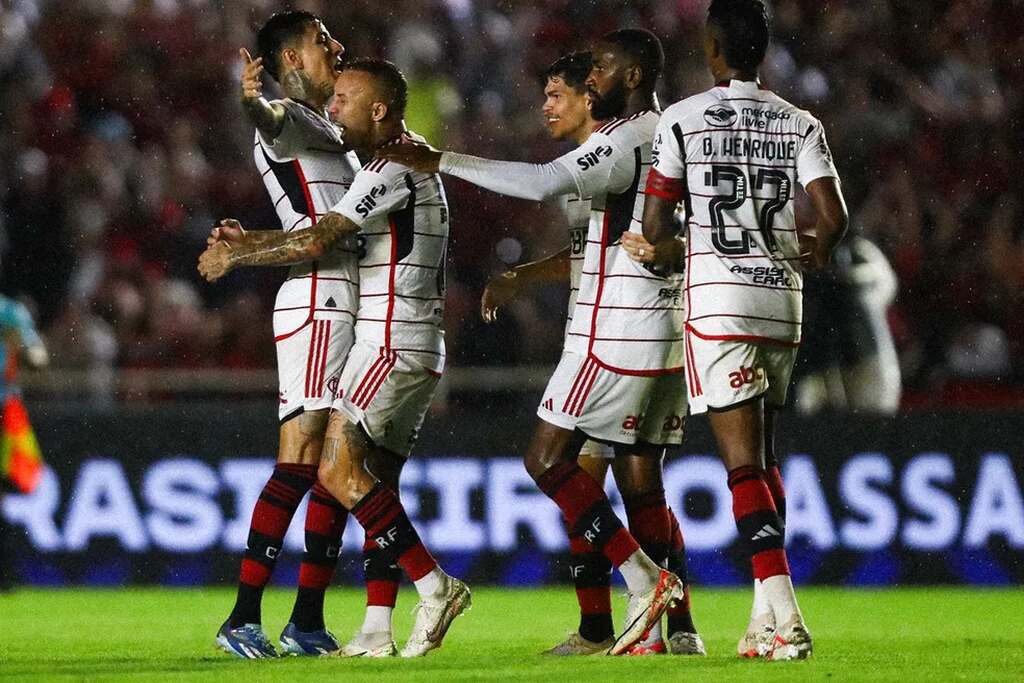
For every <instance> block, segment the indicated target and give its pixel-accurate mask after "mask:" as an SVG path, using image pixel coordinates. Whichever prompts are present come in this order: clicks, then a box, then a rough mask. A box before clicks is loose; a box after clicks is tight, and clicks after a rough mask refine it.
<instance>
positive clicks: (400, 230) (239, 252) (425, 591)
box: [199, 60, 470, 657]
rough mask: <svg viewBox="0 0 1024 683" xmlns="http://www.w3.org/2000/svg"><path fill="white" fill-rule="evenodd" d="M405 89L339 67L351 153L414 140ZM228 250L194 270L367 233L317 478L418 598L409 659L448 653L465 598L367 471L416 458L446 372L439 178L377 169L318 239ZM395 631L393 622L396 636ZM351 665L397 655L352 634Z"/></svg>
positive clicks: (321, 226)
mask: <svg viewBox="0 0 1024 683" xmlns="http://www.w3.org/2000/svg"><path fill="white" fill-rule="evenodd" d="M407 92H408V89H407V85H406V81H405V78H404V77H403V76H402V74H401V72H400V71H399V70H398V69H397V68H396V67H395V66H394V65H393V64H391V63H390V62H386V61H382V60H355V61H352V62H348V63H346V64H345V65H343V66H342V71H341V73H340V74H339V76H338V78H337V81H336V83H335V87H334V100H333V102H332V104H331V107H330V112H331V116H332V118H333V120H334V121H335V122H336V123H338V124H339V125H341V126H342V127H343V129H344V139H345V142H346V143H347V144H348V145H349V146H350V147H352V148H354V149H355V150H357V151H358V152H360V153H361V154H363V155H364V156H365V157H366V158H370V157H372V156H373V154H374V152H375V151H377V150H378V149H380V148H381V147H383V146H386V145H390V144H395V143H398V142H401V141H405V140H410V139H412V138H411V137H410V134H409V133H408V131H406V129H405V122H404V120H403V115H404V112H405V105H406V100H407ZM223 223H224V224H225V225H227V226H229V227H228V229H229V230H231V231H233V232H234V233H235V237H236V239H235V240H234V241H232V242H223V241H221V242H216V243H215V244H213V245H211V246H210V247H209V248H208V249H207V251H206V252H205V253H204V254H203V255H202V256H201V257H200V264H199V270H200V272H201V273H203V275H204V276H205V277H207V279H209V280H211V281H212V280H216V279H218V278H219V277H222V276H223V275H224V274H226V273H227V272H229V271H230V270H231V269H233V268H236V267H239V266H260V265H264V266H265V265H283V264H294V263H301V262H306V261H310V260H313V259H318V258H321V257H322V256H323V255H324V254H325V253H328V252H329V251H330V250H331V249H332V248H334V247H335V246H336V245H338V244H340V243H343V242H344V240H345V238H346V237H347V236H350V235H354V234H355V233H357V232H358V233H359V245H360V247H359V249H360V253H359V281H360V294H359V308H358V317H357V319H356V325H355V343H354V344H353V346H352V351H351V352H350V353H349V356H348V358H347V359H346V361H345V367H344V370H343V371H342V375H341V381H340V384H339V389H338V393H337V398H336V399H335V401H334V403H333V410H332V411H331V413H330V417H329V419H328V424H327V437H326V440H325V444H324V450H323V457H322V459H321V462H320V470H319V478H320V481H321V483H322V484H323V485H324V487H325V488H326V489H328V490H329V491H330V493H331V494H332V495H333V496H334V497H335V498H336V499H337V500H339V501H340V502H341V504H342V505H343V506H344V507H345V508H346V509H348V510H349V511H350V512H351V514H352V515H353V516H354V517H355V518H356V520H358V521H359V523H360V524H361V525H362V527H363V529H364V530H365V532H366V537H367V539H368V540H369V541H370V542H371V543H372V544H374V545H375V546H376V549H377V550H378V552H379V553H380V555H381V556H382V557H383V558H384V559H385V560H386V561H387V562H389V563H395V564H398V565H399V566H400V567H401V568H402V569H403V570H404V571H405V573H406V574H407V575H408V576H409V578H410V579H411V580H412V582H413V584H414V585H415V587H416V590H417V592H418V593H419V596H420V602H419V605H418V607H417V609H418V613H417V616H416V622H415V624H414V626H413V631H412V634H411V635H410V637H409V640H408V642H407V643H406V645H405V647H404V648H403V649H402V656H403V657H416V656H421V655H424V654H426V653H427V652H428V651H430V650H432V649H434V648H437V647H440V646H441V641H442V639H443V638H444V635H445V633H446V632H447V630H448V627H449V626H450V625H451V622H452V620H454V618H455V617H456V616H458V615H459V614H461V613H462V612H463V611H464V610H466V609H467V608H468V607H469V605H470V593H469V589H468V588H467V587H466V585H465V584H464V583H462V582H461V581H459V580H458V579H455V578H453V577H451V576H449V575H447V574H446V573H444V572H443V571H442V570H441V568H440V567H439V566H438V565H437V562H436V561H435V560H434V558H433V557H432V556H431V555H430V553H429V552H428V551H427V549H426V548H425V547H424V546H423V543H422V542H421V541H420V538H419V536H418V534H417V533H416V530H415V529H414V528H413V526H412V524H411V523H410V521H409V518H408V516H407V515H406V513H405V509H404V508H403V506H402V504H401V502H400V501H399V499H398V494H397V490H396V488H395V486H394V485H388V484H387V483H386V482H385V481H383V480H381V479H380V478H378V477H377V476H375V475H374V474H373V473H372V471H369V470H367V467H366V465H367V463H372V462H373V458H374V456H375V454H384V455H386V456H390V458H391V459H394V458H405V457H406V456H408V454H409V452H410V450H411V449H412V446H413V444H414V442H415V441H416V437H417V435H418V433H419V429H420V426H421V424H422V422H423V418H424V416H425V414H426V412H427V408H428V407H429V405H430V401H431V398H432V397H433V394H434V390H435V389H436V387H437V383H438V380H439V379H440V377H441V371H442V369H443V367H444V333H443V332H442V331H441V318H442V315H443V312H444V292H445V279H444V272H445V271H444V264H445V257H446V250H447V244H448V203H447V200H446V198H445V194H444V188H443V186H442V185H441V179H440V176H438V175H437V174H425V173H419V172H415V171H413V170H411V169H409V168H407V167H405V166H402V165H400V164H396V163H393V162H388V161H386V160H383V159H374V160H372V161H370V162H369V163H368V164H366V165H365V166H364V167H363V168H362V169H361V170H360V171H359V173H357V174H356V177H355V178H354V179H353V181H352V187H351V189H350V190H349V191H348V192H347V193H346V194H345V196H344V197H343V198H342V199H341V201H340V202H338V203H337V204H336V205H334V206H333V207H331V208H330V209H329V210H328V211H327V212H326V213H325V215H324V216H323V217H322V218H321V219H320V220H319V221H318V222H317V223H316V225H314V226H313V227H312V228H310V229H309V230H303V231H300V232H295V233H291V234H282V233H280V232H275V231H264V232H250V233H247V232H245V231H244V230H242V229H241V227H240V226H238V225H237V223H235V222H231V221H224V222H223ZM389 626H390V625H389ZM349 645H350V646H353V648H355V646H358V647H359V648H361V649H362V651H360V650H359V649H356V650H355V651H353V650H352V649H350V648H349V646H346V648H345V650H344V651H343V652H342V654H343V655H355V654H363V653H364V652H366V653H376V652H384V653H393V652H394V642H393V640H392V639H391V633H390V629H389V630H388V631H387V632H376V633H366V632H361V633H360V634H359V635H357V638H356V642H354V643H350V644H349Z"/></svg>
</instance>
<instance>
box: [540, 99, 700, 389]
mask: <svg viewBox="0 0 1024 683" xmlns="http://www.w3.org/2000/svg"><path fill="white" fill-rule="evenodd" d="M657 124H658V114H657V113H655V112H653V111H644V112H640V113H638V114H635V115H633V116H631V117H629V118H623V119H612V120H611V121H609V122H608V123H607V124H605V125H603V126H601V127H600V128H598V129H597V130H596V131H594V133H593V134H591V136H590V138H589V139H588V140H587V141H586V142H585V143H583V144H582V145H581V146H580V147H579V148H578V149H576V150H575V151H573V152H571V153H569V154H566V155H564V156H562V157H560V158H559V159H558V160H557V161H556V163H560V164H561V165H562V166H564V167H565V168H566V169H568V170H569V172H570V173H571V174H572V175H573V177H574V178H575V180H576V186H577V195H578V196H580V197H591V208H590V217H589V226H588V232H587V240H586V245H585V247H584V259H583V268H582V271H581V274H580V283H579V293H578V297H577V300H576V307H575V309H574V311H573V317H572V322H571V323H570V325H569V332H568V335H567V336H566V342H565V348H566V349H567V350H573V351H576V352H579V353H581V354H585V355H587V356H588V357H590V358H593V359H594V360H595V361H597V362H598V363H599V364H600V365H601V366H603V367H604V368H606V369H608V370H611V371H613V372H617V373H620V374H627V375H660V374H667V373H674V372H680V371H682V367H683V349H682V344H681V343H680V342H681V341H682V337H683V304H682V290H681V287H682V278H681V277H679V276H676V275H673V276H670V277H669V278H662V277H657V276H655V275H653V274H652V273H650V272H649V271H648V270H647V269H646V268H644V267H643V266H641V265H640V264H638V263H636V262H634V261H633V260H632V259H630V258H629V255H628V254H627V253H626V251H625V250H624V249H623V248H622V247H621V238H622V234H623V233H624V232H626V231H627V230H629V231H632V232H635V233H640V232H642V219H643V210H644V193H643V188H644V187H645V185H646V182H647V174H648V172H649V170H650V163H651V142H652V140H653V139H654V130H655V127H656V126H657Z"/></svg>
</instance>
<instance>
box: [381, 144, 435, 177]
mask: <svg viewBox="0 0 1024 683" xmlns="http://www.w3.org/2000/svg"><path fill="white" fill-rule="evenodd" d="M377 156H378V157H380V158H382V159H387V160H388V161H393V162H395V163H396V164H401V165H403V166H408V167H409V168H411V169H412V170H414V171H419V172H420V173H437V171H438V168H439V167H440V165H441V152H440V151H439V150H436V149H434V148H433V147H431V146H430V145H425V144H421V143H415V142H403V143H401V144H398V145H388V146H387V147H382V148H381V149H379V150H377Z"/></svg>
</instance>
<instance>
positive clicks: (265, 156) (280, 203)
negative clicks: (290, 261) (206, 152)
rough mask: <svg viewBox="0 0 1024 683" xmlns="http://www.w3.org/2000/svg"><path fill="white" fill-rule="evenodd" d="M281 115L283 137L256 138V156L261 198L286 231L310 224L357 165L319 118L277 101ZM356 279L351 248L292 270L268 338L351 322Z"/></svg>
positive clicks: (297, 104) (335, 196)
mask: <svg viewBox="0 0 1024 683" xmlns="http://www.w3.org/2000/svg"><path fill="white" fill-rule="evenodd" d="M275 104H279V105H281V106H283V107H284V109H285V121H284V125H283V128H282V130H281V133H280V134H279V135H278V136H277V138H275V139H274V140H268V139H266V138H265V137H264V136H263V135H261V134H260V133H259V132H258V131H257V132H256V134H255V149H254V157H255V161H256V167H257V169H259V171H260V173H261V175H262V177H263V182H264V184H265V185H266V188H267V194H268V195H269V196H270V199H271V201H272V202H273V203H274V210H275V211H276V212H277V216H278V218H279V219H280V221H281V228H282V229H283V230H284V231H285V232H291V231H294V230H304V229H306V228H309V227H312V226H313V225H315V224H316V222H317V220H319V219H320V218H321V217H322V216H323V215H324V214H325V213H327V211H328V209H330V207H332V206H334V205H335V204H336V203H338V201H340V200H341V198H342V197H343V196H344V194H345V193H346V192H347V191H348V189H349V187H350V186H351V184H352V179H353V177H354V176H355V174H356V172H357V171H358V170H359V159H358V158H357V157H356V155H355V153H354V152H351V151H349V150H347V149H346V148H345V146H344V143H343V142H342V140H341V136H340V133H339V131H338V129H337V128H336V127H335V126H334V125H333V124H332V123H331V122H330V121H329V120H328V119H327V118H326V117H325V116H324V115H323V114H322V113H321V112H317V111H316V110H314V109H313V108H312V107H309V106H308V105H306V104H304V103H302V102H298V101H296V100H290V99H285V100H277V101H276V102H275ZM358 283H359V280H358V272H357V269H356V264H355V248H354V245H353V243H352V242H351V241H346V242H345V243H344V244H342V245H340V246H338V247H336V248H335V249H333V250H332V251H331V252H330V253H329V254H327V255H326V256H324V257H323V258H322V259H320V260H318V261H316V262H314V263H306V264H300V265H297V266H294V267H292V269H291V271H290V272H289V275H288V279H287V281H286V282H285V283H284V284H283V285H282V286H281V289H280V290H279V292H278V295H277V301H276V303H275V305H274V311H275V315H274V318H275V320H274V335H275V337H279V338H280V337H282V336H287V335H288V334H289V332H291V331H297V330H298V329H300V328H301V327H302V326H304V325H305V324H307V323H308V322H309V321H311V320H313V319H314V318H316V319H331V318H334V319H343V320H344V321H345V322H347V323H349V324H351V323H353V322H354V319H355V315H356V310H357V307H358Z"/></svg>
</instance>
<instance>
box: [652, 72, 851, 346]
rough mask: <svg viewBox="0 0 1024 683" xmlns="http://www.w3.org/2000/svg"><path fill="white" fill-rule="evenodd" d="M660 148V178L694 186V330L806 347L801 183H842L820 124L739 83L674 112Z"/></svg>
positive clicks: (690, 259)
mask: <svg viewBox="0 0 1024 683" xmlns="http://www.w3.org/2000/svg"><path fill="white" fill-rule="evenodd" d="M656 148H657V152H656V157H657V159H656V162H655V168H656V169H658V170H659V172H662V169H663V168H668V169H677V170H676V172H678V169H680V168H681V171H682V176H683V177H684V179H685V188H686V189H685V193H686V194H685V201H686V208H687V216H688V219H687V230H688V236H689V240H688V253H687V266H686V271H687V272H686V286H687V307H688V313H687V321H688V326H689V328H690V329H691V330H693V331H695V332H696V333H697V334H700V335H701V336H704V337H709V338H717V339H728V338H748V339H752V340H756V339H765V340H772V341H777V342H782V343H797V342H799V340H800V323H801V316H802V308H801V296H800V290H801V287H802V283H803V279H802V276H801V273H800V270H799V253H800V248H799V244H798V240H797V234H796V219H795V214H794V202H793V198H794V193H795V190H796V183H797V182H800V183H802V184H806V183H807V182H810V180H814V179H815V178H817V177H821V176H823V175H835V170H834V168H833V167H832V166H831V157H830V155H829V153H828V147H827V145H826V143H825V138H824V134H823V132H822V130H821V124H820V122H819V121H818V120H817V119H815V118H814V117H813V116H811V114H810V113H808V112H806V111H804V110H802V109H799V108H797V107H795V106H793V105H792V104H790V103H789V102H787V101H785V100H784V99H782V98H781V97H779V96H778V95H776V94H775V93H773V92H771V91H769V90H765V89H762V88H760V87H758V85H757V84H756V83H753V82H744V81H735V80H734V81H730V82H729V83H728V84H721V85H719V86H716V87H715V88H712V89H711V90H708V91H706V92H704V93H701V94H699V95H695V96H693V97H690V98H688V99H686V100H683V101H681V102H678V103H676V104H674V105H672V106H671V107H669V108H668V109H667V110H666V111H665V115H664V117H663V120H662V125H661V126H660V127H659V139H658V140H657V142H656ZM669 176H670V177H678V176H677V175H675V172H672V171H669Z"/></svg>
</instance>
